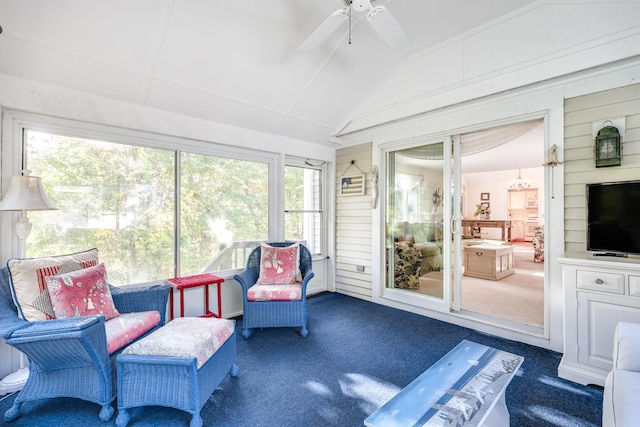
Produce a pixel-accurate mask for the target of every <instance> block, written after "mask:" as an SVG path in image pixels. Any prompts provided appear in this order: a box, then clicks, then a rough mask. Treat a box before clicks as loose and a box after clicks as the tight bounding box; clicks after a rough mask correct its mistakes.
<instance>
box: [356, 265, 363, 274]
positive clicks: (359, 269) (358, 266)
mask: <svg viewBox="0 0 640 427" xmlns="http://www.w3.org/2000/svg"><path fill="white" fill-rule="evenodd" d="M356 271H359V272H361V273H362V272H364V265H356Z"/></svg>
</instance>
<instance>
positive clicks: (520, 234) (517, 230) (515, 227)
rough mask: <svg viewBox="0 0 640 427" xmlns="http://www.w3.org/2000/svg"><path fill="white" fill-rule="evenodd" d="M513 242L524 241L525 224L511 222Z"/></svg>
mask: <svg viewBox="0 0 640 427" xmlns="http://www.w3.org/2000/svg"><path fill="white" fill-rule="evenodd" d="M511 240H524V222H522V221H511Z"/></svg>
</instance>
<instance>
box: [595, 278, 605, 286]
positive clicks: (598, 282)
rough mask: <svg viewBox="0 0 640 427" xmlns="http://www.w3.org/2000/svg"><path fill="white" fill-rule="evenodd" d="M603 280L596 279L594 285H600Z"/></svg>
mask: <svg viewBox="0 0 640 427" xmlns="http://www.w3.org/2000/svg"><path fill="white" fill-rule="evenodd" d="M603 283H604V281H603V280H602V279H596V285H602V284H603Z"/></svg>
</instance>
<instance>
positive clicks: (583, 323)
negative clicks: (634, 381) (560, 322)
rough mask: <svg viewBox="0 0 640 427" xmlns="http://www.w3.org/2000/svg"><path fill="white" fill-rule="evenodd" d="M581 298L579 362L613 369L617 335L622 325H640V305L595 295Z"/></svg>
mask: <svg viewBox="0 0 640 427" xmlns="http://www.w3.org/2000/svg"><path fill="white" fill-rule="evenodd" d="M577 294H578V361H579V362H580V363H585V364H588V365H591V366H596V367H598V368H603V369H611V368H612V367H613V358H612V356H613V334H614V332H615V329H616V324H617V323H618V322H634V323H640V301H637V300H636V299H635V298H628V297H616V296H612V295H604V294H598V293H595V292H577Z"/></svg>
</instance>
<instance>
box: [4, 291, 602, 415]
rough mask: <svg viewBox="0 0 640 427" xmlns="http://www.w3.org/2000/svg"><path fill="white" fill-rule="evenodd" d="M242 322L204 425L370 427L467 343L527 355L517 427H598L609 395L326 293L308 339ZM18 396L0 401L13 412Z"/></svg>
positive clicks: (422, 323) (62, 404)
mask: <svg viewBox="0 0 640 427" xmlns="http://www.w3.org/2000/svg"><path fill="white" fill-rule="evenodd" d="M241 322H242V318H238V319H237V325H236V326H237V328H238V334H237V335H238V338H237V340H238V367H239V373H238V376H237V377H236V378H230V377H227V378H225V379H224V380H223V381H222V383H221V384H220V386H219V387H218V389H217V390H216V391H215V392H214V394H213V395H212V397H211V398H210V399H209V401H208V402H207V404H206V405H205V406H204V408H203V410H202V417H203V419H204V425H205V426H251V427H261V426H265V427H268V426H278V427H279V426H305V427H315V426H317V427H323V426H340V427H345V426H354V427H356V426H363V421H364V419H365V418H366V417H368V416H369V415H370V414H371V413H373V412H374V411H375V410H376V409H377V408H378V407H380V406H381V405H382V404H383V403H384V402H386V401H387V400H388V399H390V398H391V397H392V396H393V395H395V394H396V393H397V392H398V391H400V390H401V389H402V388H403V387H405V386H406V385H407V384H409V383H410V382H411V381H413V379H415V378H416V377H417V376H419V375H420V374H421V373H422V372H424V371H425V370H426V369H427V368H429V366H431V365H432V364H433V363H434V362H436V361H437V360H438V359H440V358H441V357H442V356H443V355H444V354H446V353H447V352H448V351H449V350H450V349H451V348H453V347H454V346H455V345H456V344H458V342H460V341H461V340H462V339H468V340H471V341H476V342H479V343H482V344H485V345H488V346H491V347H494V348H499V349H502V350H505V351H508V352H511V353H516V354H519V355H522V356H524V358H525V360H524V363H523V365H522V367H521V369H520V371H519V372H518V373H517V374H516V376H515V377H514V379H513V381H512V382H511V384H510V385H509V387H508V388H507V392H506V402H507V406H508V408H509V412H510V414H511V425H512V426H514V427H536V426H545V427H546V426H563V427H570V426H576V427H578V426H579V427H589V426H599V425H600V418H601V407H602V389H601V388H599V387H585V386H581V385H578V384H575V383H572V382H569V381H566V380H563V379H560V378H558V377H557V366H558V364H559V362H560V358H561V355H560V354H559V353H556V352H552V351H548V350H544V349H540V348H537V347H532V346H529V345H526V344H521V343H518V342H513V341H508V340H504V339H501V338H497V337H493V336H489V335H485V334H481V333H478V332H475V331H472V330H469V329H466V328H462V327H459V326H455V325H451V324H448V323H444V322H440V321H437V320H433V319H430V318H427V317H423V316H419V315H416V314H412V313H408V312H404V311H401V310H396V309H392V308H389V307H385V306H381V305H378V304H373V303H369V302H366V301H362V300H359V299H356V298H351V297H348V296H344V295H340V294H333V293H324V294H321V295H318V296H314V297H311V298H309V335H308V336H307V337H306V338H302V337H300V335H299V334H298V332H297V330H296V329H290V328H280V329H265V330H256V331H255V332H254V334H253V336H252V337H251V338H249V339H248V340H245V339H244V338H242V336H241V334H240V332H241ZM13 399H14V397H13V396H11V397H9V398H7V399H4V400H2V401H0V411H1V413H4V411H6V410H7V409H8V408H9V407H10V405H11V403H12V401H13ZM98 411H99V407H98V406H97V405H95V404H92V403H88V402H83V401H79V400H76V399H68V398H57V399H48V400H43V401H40V402H34V403H28V404H25V405H24V414H23V415H22V416H21V417H20V418H18V419H17V420H15V421H12V422H11V423H6V425H8V426H14V427H23V426H29V427H43V426H52V425H55V426H65V427H74V426H105V427H106V426H113V425H115V416H114V417H113V418H112V419H111V420H110V421H109V422H102V421H100V420H99V419H98ZM130 413H131V417H132V419H131V422H130V423H129V426H131V427H135V426H154V427H155V426H187V425H188V423H189V421H190V416H189V415H188V414H186V413H185V412H182V411H179V410H175V409H170V408H159V407H150V408H138V409H135V410H132V411H130Z"/></svg>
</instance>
